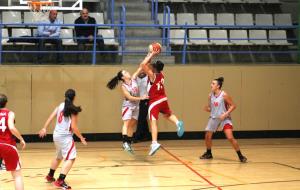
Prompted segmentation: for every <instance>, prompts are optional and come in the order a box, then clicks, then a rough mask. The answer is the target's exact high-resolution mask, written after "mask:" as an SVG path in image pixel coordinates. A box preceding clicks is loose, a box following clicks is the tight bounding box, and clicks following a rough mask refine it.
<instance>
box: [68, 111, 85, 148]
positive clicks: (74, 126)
mask: <svg viewBox="0 0 300 190" xmlns="http://www.w3.org/2000/svg"><path fill="white" fill-rule="evenodd" d="M71 120H72V122H71V128H72V130H73V132H74V134H75V135H76V136H77V137H78V138H79V139H80V141H81V143H82V144H84V145H87V142H86V141H85V138H84V137H83V136H82V134H81V132H80V131H79V129H78V127H77V122H78V116H77V115H72V116H71Z"/></svg>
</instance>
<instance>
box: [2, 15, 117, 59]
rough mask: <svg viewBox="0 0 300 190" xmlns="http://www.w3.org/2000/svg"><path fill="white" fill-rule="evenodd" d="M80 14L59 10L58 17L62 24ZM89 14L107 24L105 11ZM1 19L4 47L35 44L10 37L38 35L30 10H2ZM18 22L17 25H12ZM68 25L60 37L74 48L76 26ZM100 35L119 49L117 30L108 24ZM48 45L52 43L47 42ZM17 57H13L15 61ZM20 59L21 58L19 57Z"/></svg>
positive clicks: (32, 41)
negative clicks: (17, 40) (12, 40)
mask: <svg viewBox="0 0 300 190" xmlns="http://www.w3.org/2000/svg"><path fill="white" fill-rule="evenodd" d="M79 16H80V13H79V12H76V13H63V12H58V16H57V18H58V19H59V20H60V21H61V23H62V24H71V25H72V24H74V21H75V20H76V19H77V18H78V17H79ZM89 16H91V17H94V18H95V19H96V22H97V24H105V20H104V14H103V13H89ZM0 18H1V21H2V23H4V24H10V25H4V27H3V28H2V45H3V46H4V49H11V48H14V47H10V46H16V45H18V46H22V50H25V49H26V48H27V46H28V48H29V49H32V50H34V49H33V48H32V46H33V45H35V43H34V40H31V41H30V40H28V41H27V42H17V43H16V42H13V43H11V42H10V40H9V39H14V38H20V37H24V36H27V37H35V36H37V26H36V25H34V23H37V22H34V13H33V12H28V11H26V12H25V11H24V12H22V11H2V12H1V15H0ZM11 24H16V25H11ZM17 24H28V25H26V26H21V25H17ZM71 25H69V26H68V25H66V26H62V29H61V34H60V38H62V45H63V46H66V47H65V49H67V48H72V47H73V49H74V50H76V49H75V47H76V45H77V43H76V38H75V30H74V26H71ZM98 35H102V36H103V38H104V44H105V46H106V48H108V49H118V42H117V41H116V39H117V38H115V30H114V29H113V28H110V27H107V26H99V27H98ZM47 45H48V46H49V45H51V44H47ZM67 46H70V47H67ZM15 60H16V59H12V61H15ZM17 60H18V61H19V59H17Z"/></svg>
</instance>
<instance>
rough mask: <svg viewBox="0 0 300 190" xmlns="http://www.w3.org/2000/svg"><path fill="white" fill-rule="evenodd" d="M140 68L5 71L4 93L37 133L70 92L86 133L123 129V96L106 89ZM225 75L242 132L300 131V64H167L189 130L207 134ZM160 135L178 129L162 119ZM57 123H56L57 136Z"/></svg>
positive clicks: (174, 99)
mask: <svg viewBox="0 0 300 190" xmlns="http://www.w3.org/2000/svg"><path fill="white" fill-rule="evenodd" d="M136 68H137V67H136V66H122V67H121V66H97V67H90V66H82V67H81V66H80V67H79V66H78V67H76V66H66V67H55V66H49V67H20V66H16V67H6V66H3V67H1V68H0V73H1V74H0V92H3V93H5V94H7V95H8V97H9V104H8V107H9V108H10V109H12V110H14V111H15V112H16V116H17V127H18V128H19V129H20V131H21V132H22V133H24V134H36V133H37V131H38V130H39V129H40V128H41V127H42V126H43V124H44V122H45V121H46V119H47V118H48V116H49V114H50V113H51V112H52V111H53V109H54V108H55V107H56V106H57V105H58V104H59V103H60V102H62V101H63V100H64V92H65V90H66V89H67V88H74V89H76V91H77V95H78V96H77V99H76V104H77V105H81V106H82V108H83V112H82V113H81V114H80V120H79V122H80V123H79V127H80V129H81V131H82V132H85V133H119V132H120V131H121V126H122V121H121V106H122V100H123V97H122V93H121V90H120V86H118V87H117V89H115V90H112V91H111V90H109V89H107V88H106V84H107V82H108V81H109V80H110V79H111V78H112V77H114V76H115V75H116V73H117V72H118V71H119V70H120V69H126V70H128V71H130V73H133V72H134V71H135V70H136ZM217 76H224V78H225V83H224V90H226V91H227V92H228V93H230V95H231V96H232V97H233V99H234V101H235V102H236V103H237V106H238V108H237V110H235V112H234V113H233V119H234V125H235V129H236V130H284V129H298V130H299V129H300V126H299V125H298V118H300V99H299V94H300V88H299V86H300V67H299V66H213V67H211V66H193V65H191V66H184V67H183V66H166V68H165V77H166V81H165V86H166V91H167V95H168V98H169V103H170V107H171V109H172V110H173V112H174V113H175V114H176V115H177V116H178V117H179V119H183V120H184V121H185V126H186V130H187V131H203V130H204V127H205V125H206V123H207V118H208V115H209V114H208V113H205V112H203V111H202V109H203V106H204V105H205V104H206V102H207V95H208V93H209V91H210V82H211V80H212V79H213V78H215V77H217ZM160 118H161V119H160V121H159V131H166V132H167V131H171V132H173V131H175V127H174V125H172V124H170V123H168V122H167V121H166V120H164V119H163V117H162V115H160ZM53 125H54V124H52V125H51V128H52V129H51V130H49V133H52V130H53Z"/></svg>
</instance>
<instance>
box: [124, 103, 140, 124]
mask: <svg viewBox="0 0 300 190" xmlns="http://www.w3.org/2000/svg"><path fill="white" fill-rule="evenodd" d="M139 110H140V109H139V106H133V107H122V120H123V121H126V120H130V119H135V120H138V118H139Z"/></svg>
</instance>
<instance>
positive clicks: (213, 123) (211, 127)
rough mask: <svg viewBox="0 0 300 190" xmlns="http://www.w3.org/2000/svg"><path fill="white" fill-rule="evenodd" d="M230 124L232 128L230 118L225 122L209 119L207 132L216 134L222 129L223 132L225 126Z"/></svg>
mask: <svg viewBox="0 0 300 190" xmlns="http://www.w3.org/2000/svg"><path fill="white" fill-rule="evenodd" d="M226 124H229V125H231V126H232V121H231V119H229V118H226V119H225V120H224V121H221V120H220V119H218V118H211V117H210V118H209V120H208V123H207V126H206V128H205V131H212V132H216V131H217V130H218V128H219V127H220V130H223V128H224V126H225V125H226Z"/></svg>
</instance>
